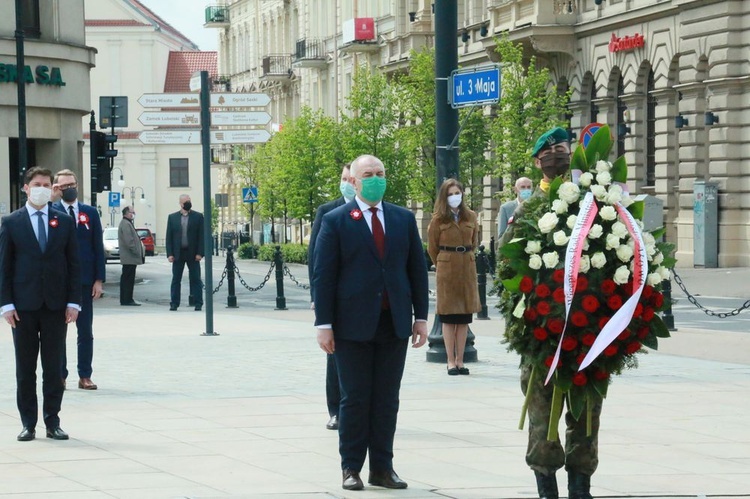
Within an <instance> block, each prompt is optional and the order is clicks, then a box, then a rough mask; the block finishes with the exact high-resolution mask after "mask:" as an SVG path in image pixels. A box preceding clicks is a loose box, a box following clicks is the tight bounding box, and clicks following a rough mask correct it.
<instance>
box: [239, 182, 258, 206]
mask: <svg viewBox="0 0 750 499" xmlns="http://www.w3.org/2000/svg"><path fill="white" fill-rule="evenodd" d="M242 202H243V203H257V202H258V188H257V187H255V186H252V187H243V188H242Z"/></svg>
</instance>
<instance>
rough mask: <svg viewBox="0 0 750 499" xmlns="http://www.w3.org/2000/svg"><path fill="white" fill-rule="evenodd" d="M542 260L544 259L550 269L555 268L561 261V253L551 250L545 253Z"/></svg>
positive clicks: (545, 264)
mask: <svg viewBox="0 0 750 499" xmlns="http://www.w3.org/2000/svg"><path fill="white" fill-rule="evenodd" d="M542 260H543V261H544V266H545V267H547V268H548V269H554V268H555V267H556V266H557V264H558V263H559V262H560V255H558V254H557V253H556V252H554V251H551V252H549V253H545V254H543V255H542Z"/></svg>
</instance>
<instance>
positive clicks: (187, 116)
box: [138, 111, 201, 127]
mask: <svg viewBox="0 0 750 499" xmlns="http://www.w3.org/2000/svg"><path fill="white" fill-rule="evenodd" d="M138 121H140V122H141V123H142V124H144V125H146V126H168V125H186V126H193V127H195V126H198V125H200V124H201V113H200V111H181V112H180V111H146V112H145V113H142V114H141V115H140V116H139V117H138Z"/></svg>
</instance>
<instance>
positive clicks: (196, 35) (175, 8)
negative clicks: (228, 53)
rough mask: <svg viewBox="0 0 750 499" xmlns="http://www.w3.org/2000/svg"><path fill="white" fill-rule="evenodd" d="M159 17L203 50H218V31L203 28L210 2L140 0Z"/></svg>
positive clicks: (203, 0) (193, 0)
mask: <svg viewBox="0 0 750 499" xmlns="http://www.w3.org/2000/svg"><path fill="white" fill-rule="evenodd" d="M140 2H141V3H142V4H143V5H145V6H146V7H148V8H149V9H151V10H152V11H154V12H155V13H156V14H157V15H158V16H159V17H161V18H162V19H164V20H165V21H166V22H168V23H169V24H171V25H172V26H174V27H175V28H177V29H178V30H179V31H180V32H182V34H183V35H185V36H187V37H188V38H189V39H191V40H192V41H193V42H195V43H196V44H198V46H199V47H200V49H201V50H217V47H218V43H219V42H218V31H219V30H217V29H215V28H212V29H209V28H204V27H203V21H204V12H205V9H206V6H208V5H211V4H212V2H211V1H210V0H140Z"/></svg>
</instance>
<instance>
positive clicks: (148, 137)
mask: <svg viewBox="0 0 750 499" xmlns="http://www.w3.org/2000/svg"><path fill="white" fill-rule="evenodd" d="M138 139H139V140H140V141H141V142H142V143H144V144H148V145H155V144H196V145H199V144H200V143H201V132H200V130H147V131H145V132H141V133H140V135H139V136H138Z"/></svg>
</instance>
